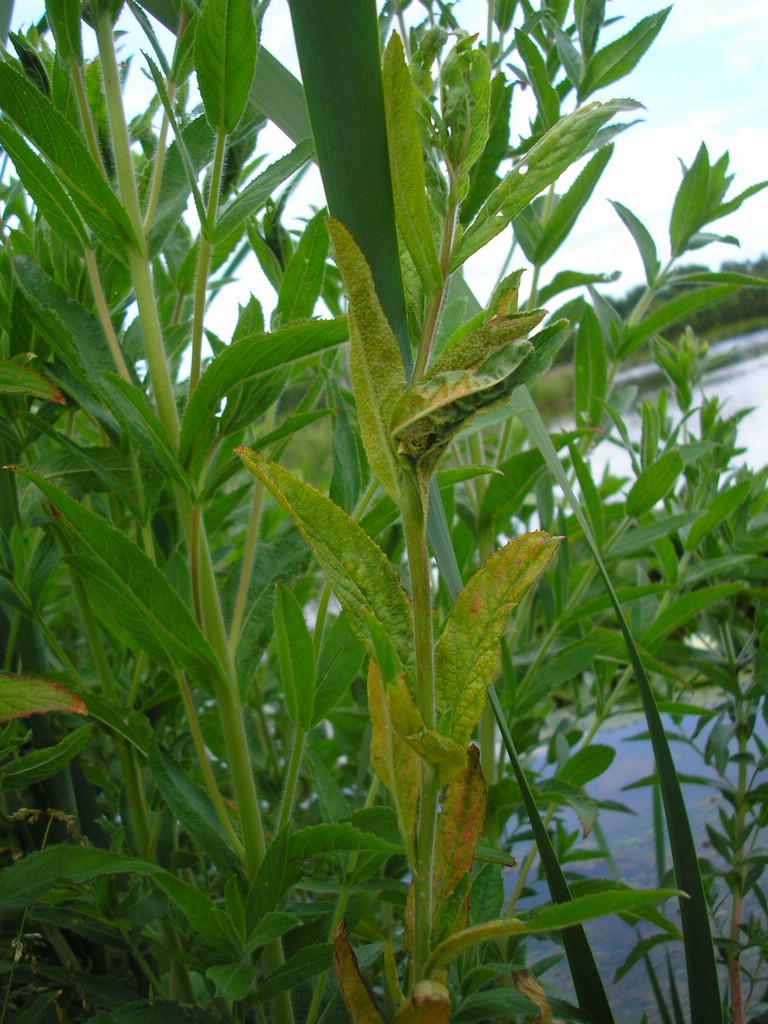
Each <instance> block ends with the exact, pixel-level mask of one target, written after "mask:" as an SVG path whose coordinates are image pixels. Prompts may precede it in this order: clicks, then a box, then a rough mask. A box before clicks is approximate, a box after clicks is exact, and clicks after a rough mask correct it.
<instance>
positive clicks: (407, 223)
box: [382, 32, 443, 295]
mask: <svg viewBox="0 0 768 1024" xmlns="http://www.w3.org/2000/svg"><path fill="white" fill-rule="evenodd" d="M382 77H383V82H384V106H385V110H386V117H387V141H388V143H389V164H390V170H391V173H392V189H393V193H394V197H395V209H396V211H397V223H398V227H399V229H400V231H401V232H402V235H403V240H404V241H405V244H406V246H407V248H408V252H409V253H410V254H411V258H412V260H413V263H414V266H415V267H416V271H417V273H418V275H419V277H420V278H421V283H422V285H423V287H424V293H425V294H426V295H433V294H434V293H435V292H436V291H437V290H439V289H440V288H441V287H442V283H443V275H442V272H441V270H440V262H439V260H438V257H437V248H436V247H435V239H434V236H433V234H432V225H431V223H430V219H429V210H428V208H427V198H426V196H427V191H426V181H425V177H424V153H423V150H422V144H421V135H420V134H419V126H418V122H417V119H416V95H415V88H414V85H413V83H412V81H411V76H410V74H409V73H408V67H407V65H406V63H405V54H404V51H403V44H402V42H401V40H400V36H399V35H398V34H397V33H396V32H393V33H392V35H391V36H390V39H389V43H388V44H387V49H386V51H385V53H384V68H383V72H382Z"/></svg>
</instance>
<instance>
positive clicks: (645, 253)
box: [609, 199, 659, 285]
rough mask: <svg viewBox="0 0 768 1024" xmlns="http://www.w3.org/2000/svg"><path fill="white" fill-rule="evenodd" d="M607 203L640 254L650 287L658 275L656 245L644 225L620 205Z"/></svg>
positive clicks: (612, 202) (611, 201)
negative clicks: (630, 236) (619, 219)
mask: <svg viewBox="0 0 768 1024" xmlns="http://www.w3.org/2000/svg"><path fill="white" fill-rule="evenodd" d="M609 202H610V204H611V206H612V207H613V208H614V210H615V211H616V213H618V215H619V217H620V218H621V221H622V223H623V224H624V226H625V227H626V229H627V230H628V231H629V233H630V234H631V235H632V238H633V239H634V241H635V245H636V246H637V250H638V252H639V253H640V259H641V260H642V261H643V269H644V270H645V280H646V281H647V282H648V284H649V285H652V284H653V283H654V281H655V280H656V277H657V275H658V273H659V257H658V255H657V253H656V243H655V242H654V240H653V238H652V237H651V233H650V231H649V230H648V228H647V227H646V226H645V224H643V222H642V221H641V220H639V219H638V218H637V217H636V216H635V215H634V213H632V211H631V210H629V209H627V207H626V206H624V205H623V204H622V203H617V202H614V200H612V199H611V200H609Z"/></svg>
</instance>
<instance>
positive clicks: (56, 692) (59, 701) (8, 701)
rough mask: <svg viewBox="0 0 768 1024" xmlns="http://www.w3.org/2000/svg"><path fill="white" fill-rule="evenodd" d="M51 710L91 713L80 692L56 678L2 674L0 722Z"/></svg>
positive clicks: (82, 713)
mask: <svg viewBox="0 0 768 1024" xmlns="http://www.w3.org/2000/svg"><path fill="white" fill-rule="evenodd" d="M48 711H72V712H74V713H75V714H76V715H87V714H88V708H87V707H86V706H85V704H84V702H83V701H82V700H81V698H80V697H78V696H77V694H76V693H73V692H72V691H71V690H68V689H67V688H66V686H62V685H61V683H56V682H54V681H53V680H52V679H44V678H42V677H40V676H15V675H7V676H6V675H0V722H7V721H9V720H10V719H12V718H26V717H27V715H39V714H44V713H45V712H48Z"/></svg>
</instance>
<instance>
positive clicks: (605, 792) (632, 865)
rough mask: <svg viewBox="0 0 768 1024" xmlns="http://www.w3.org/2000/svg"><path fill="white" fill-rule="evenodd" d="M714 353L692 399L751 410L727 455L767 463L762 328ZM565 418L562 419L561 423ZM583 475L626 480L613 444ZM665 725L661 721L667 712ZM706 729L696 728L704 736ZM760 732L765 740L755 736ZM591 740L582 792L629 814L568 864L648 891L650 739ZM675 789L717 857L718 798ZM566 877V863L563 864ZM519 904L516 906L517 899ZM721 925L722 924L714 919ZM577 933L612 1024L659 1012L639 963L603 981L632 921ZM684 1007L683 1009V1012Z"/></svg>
mask: <svg viewBox="0 0 768 1024" xmlns="http://www.w3.org/2000/svg"><path fill="white" fill-rule="evenodd" d="M710 352H711V355H712V356H714V357H720V356H729V357H731V358H729V360H728V361H727V362H726V363H723V364H722V365H720V366H719V367H718V368H717V369H715V370H713V371H712V372H710V373H707V374H706V375H705V376H704V378H703V380H702V382H701V384H700V386H699V387H698V389H697V391H696V392H695V394H694V405H697V404H699V403H700V401H701V399H703V398H709V397H712V396H717V397H718V398H719V399H720V401H721V403H722V407H723V411H724V414H725V415H733V414H734V413H736V412H737V411H739V410H742V409H747V408H748V409H751V411H750V412H749V414H748V415H747V416H745V417H744V418H743V419H742V420H741V423H740V424H739V427H738V434H737V441H738V445H739V447H741V448H743V449H744V451H743V453H742V454H740V455H739V456H737V457H736V458H735V460H734V461H735V462H736V463H737V464H740V465H749V466H751V467H752V468H753V469H759V468H760V467H762V466H763V465H765V464H766V462H768V402H766V400H765V399H766V396H768V330H763V331H758V332H755V333H753V334H750V335H747V336H744V337H742V338H735V339H731V340H728V341H723V342H720V343H718V344H717V345H714V346H712V348H711V350H710ZM617 386H636V387H637V388H638V394H637V398H636V402H635V406H636V407H637V406H639V404H640V402H641V401H642V400H643V399H644V398H646V397H650V396H651V395H652V394H654V392H658V390H659V389H660V388H661V387H666V388H667V389H668V391H669V392H670V395H671V396H674V388H673V387H672V386H671V385H670V383H669V381H668V380H667V379H666V378H665V377H664V376H663V375H661V374H660V373H659V370H658V368H657V367H655V366H644V367H636V368H633V369H632V370H631V371H629V372H627V373H626V374H625V375H624V376H623V377H622V379H621V380H620V381H619V382H617ZM675 411H676V406H674V403H673V402H671V403H670V413H671V415H673V417H674V414H675ZM624 422H625V423H626V425H627V429H628V432H629V436H630V438H632V439H637V438H639V436H640V431H641V420H640V416H639V414H638V413H636V412H634V411H633V410H630V411H629V412H628V413H627V414H626V415H625V416H624ZM563 425H565V424H563ZM692 428H693V429H696V428H697V423H696V417H695V416H694V417H693V418H692ZM590 462H591V466H592V473H593V476H594V478H595V479H596V480H599V479H601V477H602V474H603V472H604V471H605V469H606V468H610V471H611V473H613V474H615V475H618V476H627V477H631V476H632V474H631V470H630V462H629V458H628V457H627V455H626V453H625V452H623V451H622V450H621V449H619V448H617V447H616V446H614V445H612V444H609V443H603V444H601V445H599V446H598V447H597V448H596V450H595V451H593V452H592V453H591V455H590ZM686 722H687V730H688V731H691V730H692V729H693V723H694V720H693V719H687V720H686ZM665 724H666V725H667V726H668V727H669V728H671V727H672V723H671V722H670V720H669V719H668V718H667V719H666V720H665ZM705 734H706V733H705ZM763 738H764V739H765V737H763ZM596 742H597V743H603V744H607V745H609V746H612V747H614V749H615V750H616V752H617V753H616V758H615V760H614V762H613V764H612V766H611V768H610V770H609V771H608V772H607V773H606V774H605V775H603V776H601V777H600V778H598V779H595V780H594V781H593V782H591V783H589V784H588V785H587V787H586V789H587V792H588V793H589V795H590V796H591V797H593V798H594V799H595V800H597V801H604V800H605V801H618V802H621V803H623V804H625V805H626V806H627V808H628V809H629V810H630V812H631V813H629V814H626V813H621V812H618V811H615V810H606V809H603V810H601V812H600V817H599V826H600V829H601V830H602V833H603V835H604V837H605V845H606V846H607V848H608V850H609V851H610V853H611V856H612V860H613V864H611V862H609V861H607V860H606V859H605V858H604V857H602V856H600V847H599V845H598V843H597V841H596V839H595V837H594V836H591V837H588V838H586V839H580V840H578V842H577V848H578V849H579V850H580V851H583V852H585V853H588V852H589V851H590V850H594V851H595V858H594V859H593V860H585V861H577V862H576V863H574V864H573V866H572V871H573V872H575V873H577V874H579V875H586V876H587V877H591V878H610V877H612V876H613V877H617V878H620V879H621V880H622V881H623V882H625V883H626V884H628V885H630V886H632V887H633V888H652V887H655V886H657V885H658V876H657V865H656V858H655V838H654V827H653V811H652V791H651V787H650V786H644V787H642V788H627V787H631V786H632V784H633V783H636V782H637V781H638V780H639V779H643V778H648V777H650V776H652V775H653V774H654V771H655V767H654V762H653V754H652V750H651V745H650V741H649V740H648V739H647V737H646V726H645V720H644V719H643V718H642V717H640V716H636V717H634V718H630V720H629V721H627V722H625V723H624V724H622V725H620V726H618V727H614V728H610V729H606V730H605V731H603V732H601V733H600V734H599V735H598V736H597V737H596ZM704 743H705V738H704V737H702V738H700V739H699V741H698V744H699V747H700V748H702V749H703V745H704ZM672 750H673V756H674V757H675V763H676V766H677V769H678V772H679V774H680V775H681V776H686V775H696V776H700V777H703V778H710V779H712V780H714V779H715V778H716V773H715V771H714V769H712V768H710V767H708V766H707V765H705V764H704V761H703V759H702V757H701V756H700V755H699V754H697V753H696V752H695V751H694V750H693V749H692V748H691V747H690V746H688V745H687V744H685V743H684V742H682V741H676V742H674V744H673V748H672ZM683 794H684V797H685V802H686V806H687V808H688V813H689V817H690V821H691V827H692V830H693V834H694V838H695V841H696V844H697V847H698V849H699V852H700V855H702V856H704V857H708V858H710V859H712V860H713V861H717V860H718V857H717V854H716V853H715V852H714V851H713V850H712V849H711V847H710V846H709V845H708V840H707V833H706V825H707V824H708V823H709V824H712V825H715V826H716V825H717V822H718V807H719V806H720V804H721V802H722V801H723V797H722V796H721V795H720V793H719V792H718V791H717V790H716V789H714V788H712V787H709V786H706V785H694V784H688V783H685V784H683ZM567 820H568V821H569V823H570V824H571V825H572V827H573V828H574V829H576V828H577V827H578V822H577V820H576V817H575V815H572V816H571V817H570V818H568V819H567ZM512 852H513V854H514V856H515V857H516V858H517V860H518V862H519V863H522V861H523V859H524V857H525V856H526V853H527V848H526V847H525V846H523V845H520V846H515V847H514V848H513V850H512ZM670 863H671V860H670V857H669V851H668V849H667V851H666V866H667V867H669V865H670ZM566 874H568V866H566ZM514 882H515V877H514V872H512V873H511V875H510V877H509V879H508V884H509V891H510V892H511V890H512V888H513V887H514ZM546 899H548V893H547V890H546V886H545V885H544V884H543V883H538V884H537V885H536V896H535V897H534V898H532V899H531V900H530V901H527V902H530V904H531V905H533V904H536V903H540V902H541V901H542V900H546ZM524 905H526V904H521V906H524ZM667 913H668V915H669V916H670V918H671V919H672V920H675V921H676V922H677V921H678V911H677V907H676V905H674V904H672V903H670V904H668V906H667ZM722 928H723V930H727V929H726V925H725V922H723V923H722ZM586 931H587V934H588V936H589V939H590V943H591V945H592V947H593V950H594V953H595V958H596V960H597V964H598V968H599V970H600V974H601V976H602V978H603V980H604V983H605V985H606V991H607V993H608V997H609V1000H610V1002H611V1006H612V1008H613V1012H614V1015H615V1018H616V1022H617V1024H639V1022H640V1021H641V1020H642V1017H643V1014H644V1013H645V1014H647V1018H648V1020H649V1021H650V1022H651V1024H655V1022H657V1021H658V1020H659V1019H660V1018H659V1011H658V1009H657V1006H656V1002H655V1000H654V997H653V993H652V990H651V986H650V983H649V980H648V976H647V974H646V970H645V967H644V965H643V964H642V963H640V964H637V965H635V966H634V967H633V968H632V970H631V971H630V972H629V973H628V974H627V975H626V976H625V977H624V978H623V979H621V980H620V981H619V982H617V983H616V984H615V985H614V984H612V979H613V976H614V973H615V971H616V970H617V968H618V967H620V966H621V965H622V963H623V962H624V960H625V959H626V956H627V954H628V953H629V951H630V950H631V949H632V947H633V946H634V944H635V942H636V940H637V938H638V935H637V933H636V932H635V931H633V929H632V928H630V927H629V926H628V925H626V924H625V923H624V922H622V921H621V920H619V919H618V918H617V917H615V916H612V917H610V918H605V919H602V920H598V921H594V922H591V923H590V924H588V925H587V926H586ZM654 931H656V929H653V928H651V929H649V928H648V927H645V926H644V932H643V933H644V934H645V935H649V934H652V933H653V932H654ZM554 948H555V947H554V945H553V944H552V943H551V942H550V941H549V940H542V941H537V940H532V941H531V942H530V945H529V953H530V954H531V956H530V959H531V960H532V961H535V959H537V958H538V957H539V956H541V957H543V956H548V955H549V954H551V953H552V951H553V949H554ZM667 952H668V953H669V956H670V960H671V963H672V966H673V969H674V973H675V975H676V977H677V978H678V980H679V982H680V986H679V991H680V995H681V996H682V997H683V998H684V997H685V994H686V991H687V984H686V981H685V963H684V957H683V951H682V944H681V943H679V942H672V943H668V944H665V945H663V946H661V947H659V948H657V949H656V950H654V951H653V952H652V954H651V960H652V962H653V964H654V967H655V968H656V970H657V972H658V975H659V978H660V980H661V981H662V985H663V988H664V990H665V991H667V987H668V986H667V984H666V974H667ZM545 977H546V978H547V979H548V980H549V982H550V983H554V984H555V986H556V987H558V988H560V994H561V995H562V997H563V998H565V999H568V1000H569V1001H574V995H573V989H572V986H571V982H570V973H569V971H568V967H567V963H566V962H563V964H562V965H559V966H558V967H556V968H554V969H553V970H552V971H550V972H548V973H547V974H546V976H545ZM685 1008H686V1007H685V1004H684V1010H685Z"/></svg>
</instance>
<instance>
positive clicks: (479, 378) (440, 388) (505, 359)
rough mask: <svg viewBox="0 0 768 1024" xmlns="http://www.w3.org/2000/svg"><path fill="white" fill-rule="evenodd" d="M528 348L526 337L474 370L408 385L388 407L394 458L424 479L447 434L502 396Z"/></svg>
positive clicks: (452, 434)
mask: <svg viewBox="0 0 768 1024" xmlns="http://www.w3.org/2000/svg"><path fill="white" fill-rule="evenodd" d="M532 353H533V345H532V344H531V342H529V341H525V340H522V339H520V340H518V341H513V342H511V343H510V344H509V345H506V346H504V348H502V349H501V350H500V351H498V352H495V353H494V354H493V355H492V356H490V358H489V359H487V360H486V361H485V362H484V363H483V364H482V365H481V366H480V367H479V368H478V369H477V370H476V371H473V370H453V371H449V372H447V373H440V374H438V375H437V376H434V377H430V378H429V379H428V380H422V381H420V382H419V383H418V384H413V385H412V386H411V387H410V388H408V390H407V391H405V392H404V393H403V395H402V396H401V397H400V399H399V400H398V402H397V403H396V405H395V406H394V408H393V410H392V416H391V418H390V423H389V427H390V436H391V439H392V446H393V448H394V449H395V451H396V452H397V455H398V458H400V459H403V460H409V461H410V462H411V463H412V464H414V465H415V466H416V467H417V469H418V471H419V474H420V476H421V478H422V480H423V479H425V478H428V477H429V475H430V474H431V473H432V471H433V470H434V468H435V466H436V465H437V463H438V461H439V460H440V457H441V456H442V454H443V452H444V451H445V449H446V448H447V447H448V445H449V444H450V442H451V441H452V440H453V438H454V437H455V436H456V435H457V434H458V433H459V432H460V431H461V430H463V429H464V427H466V426H467V425H468V424H469V423H470V422H471V421H472V420H473V419H474V417H475V416H476V415H477V414H478V413H479V412H480V411H482V410H485V411H487V410H489V409H491V408H493V407H494V406H496V405H498V404H499V403H501V402H503V401H505V400H506V399H507V398H508V397H509V395H510V393H511V391H512V390H513V388H514V386H515V385H514V383H512V381H513V379H514V375H515V371H516V370H517V369H518V367H520V366H521V365H522V364H523V362H524V360H525V359H526V357H527V356H529V355H530V354H532Z"/></svg>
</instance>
